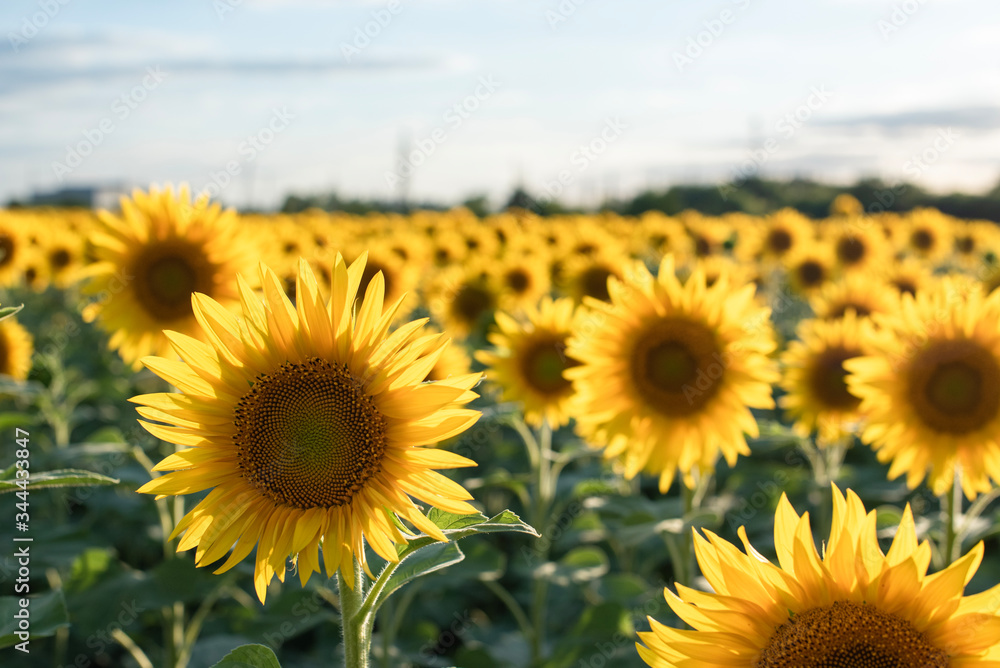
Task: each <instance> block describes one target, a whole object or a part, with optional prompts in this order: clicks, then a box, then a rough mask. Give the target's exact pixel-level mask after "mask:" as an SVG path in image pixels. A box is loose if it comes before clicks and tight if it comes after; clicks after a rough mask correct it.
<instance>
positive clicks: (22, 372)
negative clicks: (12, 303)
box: [0, 318, 34, 380]
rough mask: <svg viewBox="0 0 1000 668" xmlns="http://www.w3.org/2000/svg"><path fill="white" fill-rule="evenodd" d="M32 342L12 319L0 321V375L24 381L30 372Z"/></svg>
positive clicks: (25, 331) (27, 334)
mask: <svg viewBox="0 0 1000 668" xmlns="http://www.w3.org/2000/svg"><path fill="white" fill-rule="evenodd" d="M32 344H33V340H32V338H31V334H29V333H28V330H26V329H25V328H24V327H22V326H21V324H20V323H18V322H17V320H16V319H14V318H4V319H3V320H0V375H3V376H10V377H11V378H16V379H17V380H24V379H26V378H27V377H28V372H29V371H30V370H31V355H32V353H33V352H34V346H33V345H32Z"/></svg>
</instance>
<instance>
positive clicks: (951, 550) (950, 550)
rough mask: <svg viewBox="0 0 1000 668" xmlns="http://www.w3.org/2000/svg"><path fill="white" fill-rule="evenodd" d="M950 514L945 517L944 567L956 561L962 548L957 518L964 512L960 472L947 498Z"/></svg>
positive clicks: (956, 475)
mask: <svg viewBox="0 0 1000 668" xmlns="http://www.w3.org/2000/svg"><path fill="white" fill-rule="evenodd" d="M947 507H948V514H947V516H946V517H945V538H944V555H943V556H944V567H945V568H947V567H948V566H951V564H952V563H954V562H955V561H956V560H957V559H958V557H959V553H960V552H961V550H962V541H961V540H958V532H957V531H956V521H955V520H956V518H957V517H958V515H960V514H961V513H962V486H961V485H960V484H959V474H958V473H956V474H955V481H954V482H953V483H952V486H951V491H950V493H949V494H948V500H947Z"/></svg>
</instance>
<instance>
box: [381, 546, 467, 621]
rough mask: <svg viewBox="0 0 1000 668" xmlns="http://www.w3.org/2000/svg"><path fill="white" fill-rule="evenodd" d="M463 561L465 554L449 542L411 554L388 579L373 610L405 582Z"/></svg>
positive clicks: (425, 547) (426, 547)
mask: <svg viewBox="0 0 1000 668" xmlns="http://www.w3.org/2000/svg"><path fill="white" fill-rule="evenodd" d="M463 559H465V554H464V553H463V552H462V550H460V549H459V548H458V545H456V544H455V543H451V542H448V543H438V542H435V543H432V544H430V545H426V546H424V547H423V548H420V549H418V550H415V551H413V552H411V553H410V555H409V558H408V559H407V560H406V562H405V563H401V564H400V565H399V567H397V568H396V570H395V571H393V573H392V575H391V576H390V577H389V580H388V582H386V584H385V588H384V589H383V590H382V591H381V593H380V594H379V597H378V599H377V600H376V601H375V607H374V609H375V610H378V609H379V607H380V606H381V605H382V602H383V601H385V599H387V598H388V597H389V596H390V595H391V594H392V593H393V592H394V591H396V590H397V589H399V588H400V587H402V586H403V585H405V584H406V583H407V582H410V581H411V580H415V579H417V578H419V577H421V576H422V575H427V574H428V573H433V572H434V571H439V570H441V569H442V568H447V567H448V566H453V565H455V564H457V563H458V562H460V561H462V560H463Z"/></svg>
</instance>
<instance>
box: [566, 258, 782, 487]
mask: <svg viewBox="0 0 1000 668" xmlns="http://www.w3.org/2000/svg"><path fill="white" fill-rule="evenodd" d="M609 292H610V294H611V303H610V304H609V303H604V302H601V301H598V300H596V299H588V300H587V301H586V303H587V305H588V306H589V307H590V308H591V309H592V311H591V312H589V313H588V314H587V315H586V317H585V318H583V320H582V322H581V324H580V326H579V327H578V328H577V330H576V331H577V333H576V334H574V336H572V337H571V338H570V340H569V345H568V347H567V350H566V354H567V355H568V356H570V357H572V358H573V359H576V360H579V361H580V362H581V365H580V366H577V367H573V368H571V369H567V370H566V372H565V375H566V377H567V378H569V379H570V380H571V381H572V382H573V388H574V392H576V393H577V395H578V403H577V405H576V406H575V407H574V413H575V414H576V416H577V427H578V431H579V432H580V434H581V435H582V436H583V437H584V438H585V439H586V440H588V441H589V442H590V443H592V444H594V445H597V446H605V448H606V449H605V457H606V458H609V459H610V458H621V459H622V460H623V462H624V465H625V467H624V468H625V476H626V477H627V478H630V479H631V478H633V477H634V476H635V475H636V474H637V473H638V472H639V471H641V470H646V471H648V472H651V473H656V474H659V477H660V490H661V491H664V492H666V490H668V489H669V488H670V486H671V483H672V482H673V479H674V476H675V474H676V472H677V470H680V471H681V473H683V474H684V476H685V483H686V484H687V485H689V486H690V485H692V484H693V476H692V475H691V474H692V472H694V471H700V472H709V471H711V470H712V469H713V468H714V466H715V461H716V459H717V458H718V454H719V452H720V451H721V452H722V453H723V455H724V456H725V458H726V461H727V462H728V463H729V464H730V465H732V464H734V463H735V461H736V457H737V455H740V454H744V455H746V454H749V452H750V451H749V449H748V447H747V444H746V440H745V438H744V436H743V434H744V433H749V434H752V435H756V434H757V433H758V430H757V423H756V421H755V420H754V417H753V415H752V414H751V413H750V408H751V407H754V408H773V406H774V402H773V400H772V399H771V383H772V382H773V381H776V380H777V379H778V374H777V371H776V369H775V368H774V365H773V363H772V361H771V360H770V359H768V355H769V354H770V353H771V352H772V351H773V350H774V348H775V344H774V340H773V337H772V334H771V326H770V321H769V319H768V316H769V314H770V309H769V308H766V307H761V306H759V305H758V304H757V302H756V300H755V298H754V286H753V285H745V286H742V287H739V288H735V287H733V286H732V285H731V283H730V280H729V277H728V276H727V275H723V276H722V277H720V278H719V280H718V281H717V282H716V283H715V284H714V285H713V286H712V287H711V288H707V287H706V286H705V275H704V273H703V272H702V270H701V269H698V268H696V269H695V271H694V273H693V274H692V275H691V277H690V278H688V280H687V281H686V282H685V283H684V284H681V282H680V281H679V280H678V279H677V277H676V276H675V274H674V261H673V257H672V256H667V257H666V258H664V260H663V262H661V263H660V267H659V273H658V275H657V277H655V278H654V277H653V276H652V275H650V273H649V271H648V270H647V269H646V268H645V266H643V265H642V264H639V263H636V264H635V265H633V266H631V267H630V268H629V270H628V272H627V277H626V280H624V281H618V280H617V279H612V280H611V281H610V286H609Z"/></svg>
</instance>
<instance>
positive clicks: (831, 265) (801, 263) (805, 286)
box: [783, 242, 836, 295]
mask: <svg viewBox="0 0 1000 668" xmlns="http://www.w3.org/2000/svg"><path fill="white" fill-rule="evenodd" d="M783 263H784V265H785V270H786V271H787V272H788V282H789V284H790V285H791V287H792V289H793V290H795V291H796V292H798V293H799V294H802V295H811V294H813V293H815V292H816V291H817V290H819V289H820V288H822V287H823V286H824V285H826V283H827V281H829V280H830V279H831V278H833V275H834V270H835V268H836V267H835V260H834V257H833V253H832V251H830V250H829V249H828V248H827V247H826V246H824V245H822V244H819V243H816V242H813V243H810V244H806V245H803V246H801V247H799V249H798V250H796V251H795V252H792V253H789V254H788V255H786V256H785V257H784V260H783Z"/></svg>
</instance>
